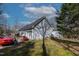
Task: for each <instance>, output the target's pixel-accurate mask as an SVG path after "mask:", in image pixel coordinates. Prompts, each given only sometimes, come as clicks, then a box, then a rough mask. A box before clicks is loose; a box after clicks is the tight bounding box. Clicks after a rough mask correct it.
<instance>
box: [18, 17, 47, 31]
mask: <svg viewBox="0 0 79 59" xmlns="http://www.w3.org/2000/svg"><path fill="white" fill-rule="evenodd" d="M45 18H46V17H45V16H43V17H41V18H39V19H37V20H36V21H34V22H33V23H31V24H28V25H25V26H24V27H23V28H21V29H20V30H19V31H25V30H31V29H34V28H35V27H36V26H37V25H38V24H39V23H40V22H41V21H43V20H44V19H45Z"/></svg>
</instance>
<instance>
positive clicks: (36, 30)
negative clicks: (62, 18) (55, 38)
mask: <svg viewBox="0 0 79 59" xmlns="http://www.w3.org/2000/svg"><path fill="white" fill-rule="evenodd" d="M43 25H44V26H43ZM42 28H45V29H46V28H47V29H46V36H50V35H51V33H52V27H51V24H50V23H49V21H48V19H47V18H46V17H45V16H43V17H41V18H39V19H37V20H36V21H34V22H32V23H31V24H28V25H25V26H24V27H22V28H21V29H19V31H18V32H19V34H20V35H21V36H22V35H24V36H27V37H28V38H29V39H31V40H32V39H40V38H42V34H43V32H44V31H43V30H42Z"/></svg>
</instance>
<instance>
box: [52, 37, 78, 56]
mask: <svg viewBox="0 0 79 59" xmlns="http://www.w3.org/2000/svg"><path fill="white" fill-rule="evenodd" d="M51 39H52V40H55V41H57V42H59V43H60V45H62V44H61V43H63V44H64V45H66V46H64V45H62V46H63V47H64V48H65V49H67V50H69V51H71V52H72V53H73V54H74V55H76V56H78V54H76V53H74V52H73V51H72V50H70V48H72V49H74V50H76V51H79V50H77V49H75V48H73V47H72V46H79V43H78V42H72V41H68V40H61V39H55V38H53V37H51ZM70 45H72V46H70Z"/></svg>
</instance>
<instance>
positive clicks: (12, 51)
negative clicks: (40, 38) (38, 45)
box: [1, 41, 34, 56]
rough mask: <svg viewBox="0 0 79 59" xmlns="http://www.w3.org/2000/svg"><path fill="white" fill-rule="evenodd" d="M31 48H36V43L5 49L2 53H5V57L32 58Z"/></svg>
mask: <svg viewBox="0 0 79 59" xmlns="http://www.w3.org/2000/svg"><path fill="white" fill-rule="evenodd" d="M31 48H34V42H32V41H29V42H27V43H23V45H22V47H20V48H18V46H16V47H12V48H5V49H3V50H1V51H2V52H3V53H4V54H3V56H30V55H31V52H30V49H31Z"/></svg>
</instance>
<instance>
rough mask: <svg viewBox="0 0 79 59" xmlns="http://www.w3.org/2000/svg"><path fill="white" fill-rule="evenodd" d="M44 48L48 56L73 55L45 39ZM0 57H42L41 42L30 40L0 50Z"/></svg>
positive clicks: (58, 44)
mask: <svg viewBox="0 0 79 59" xmlns="http://www.w3.org/2000/svg"><path fill="white" fill-rule="evenodd" d="M45 46H46V51H47V54H48V56H73V55H74V54H73V53H72V52H70V51H68V50H67V49H65V48H64V47H62V46H61V45H60V43H58V42H56V41H54V40H51V39H49V38H48V39H46V40H45ZM0 53H2V54H0V55H6V56H42V55H43V49H42V40H32V41H27V42H25V43H21V44H20V45H18V46H12V47H9V48H5V49H2V50H0Z"/></svg>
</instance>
